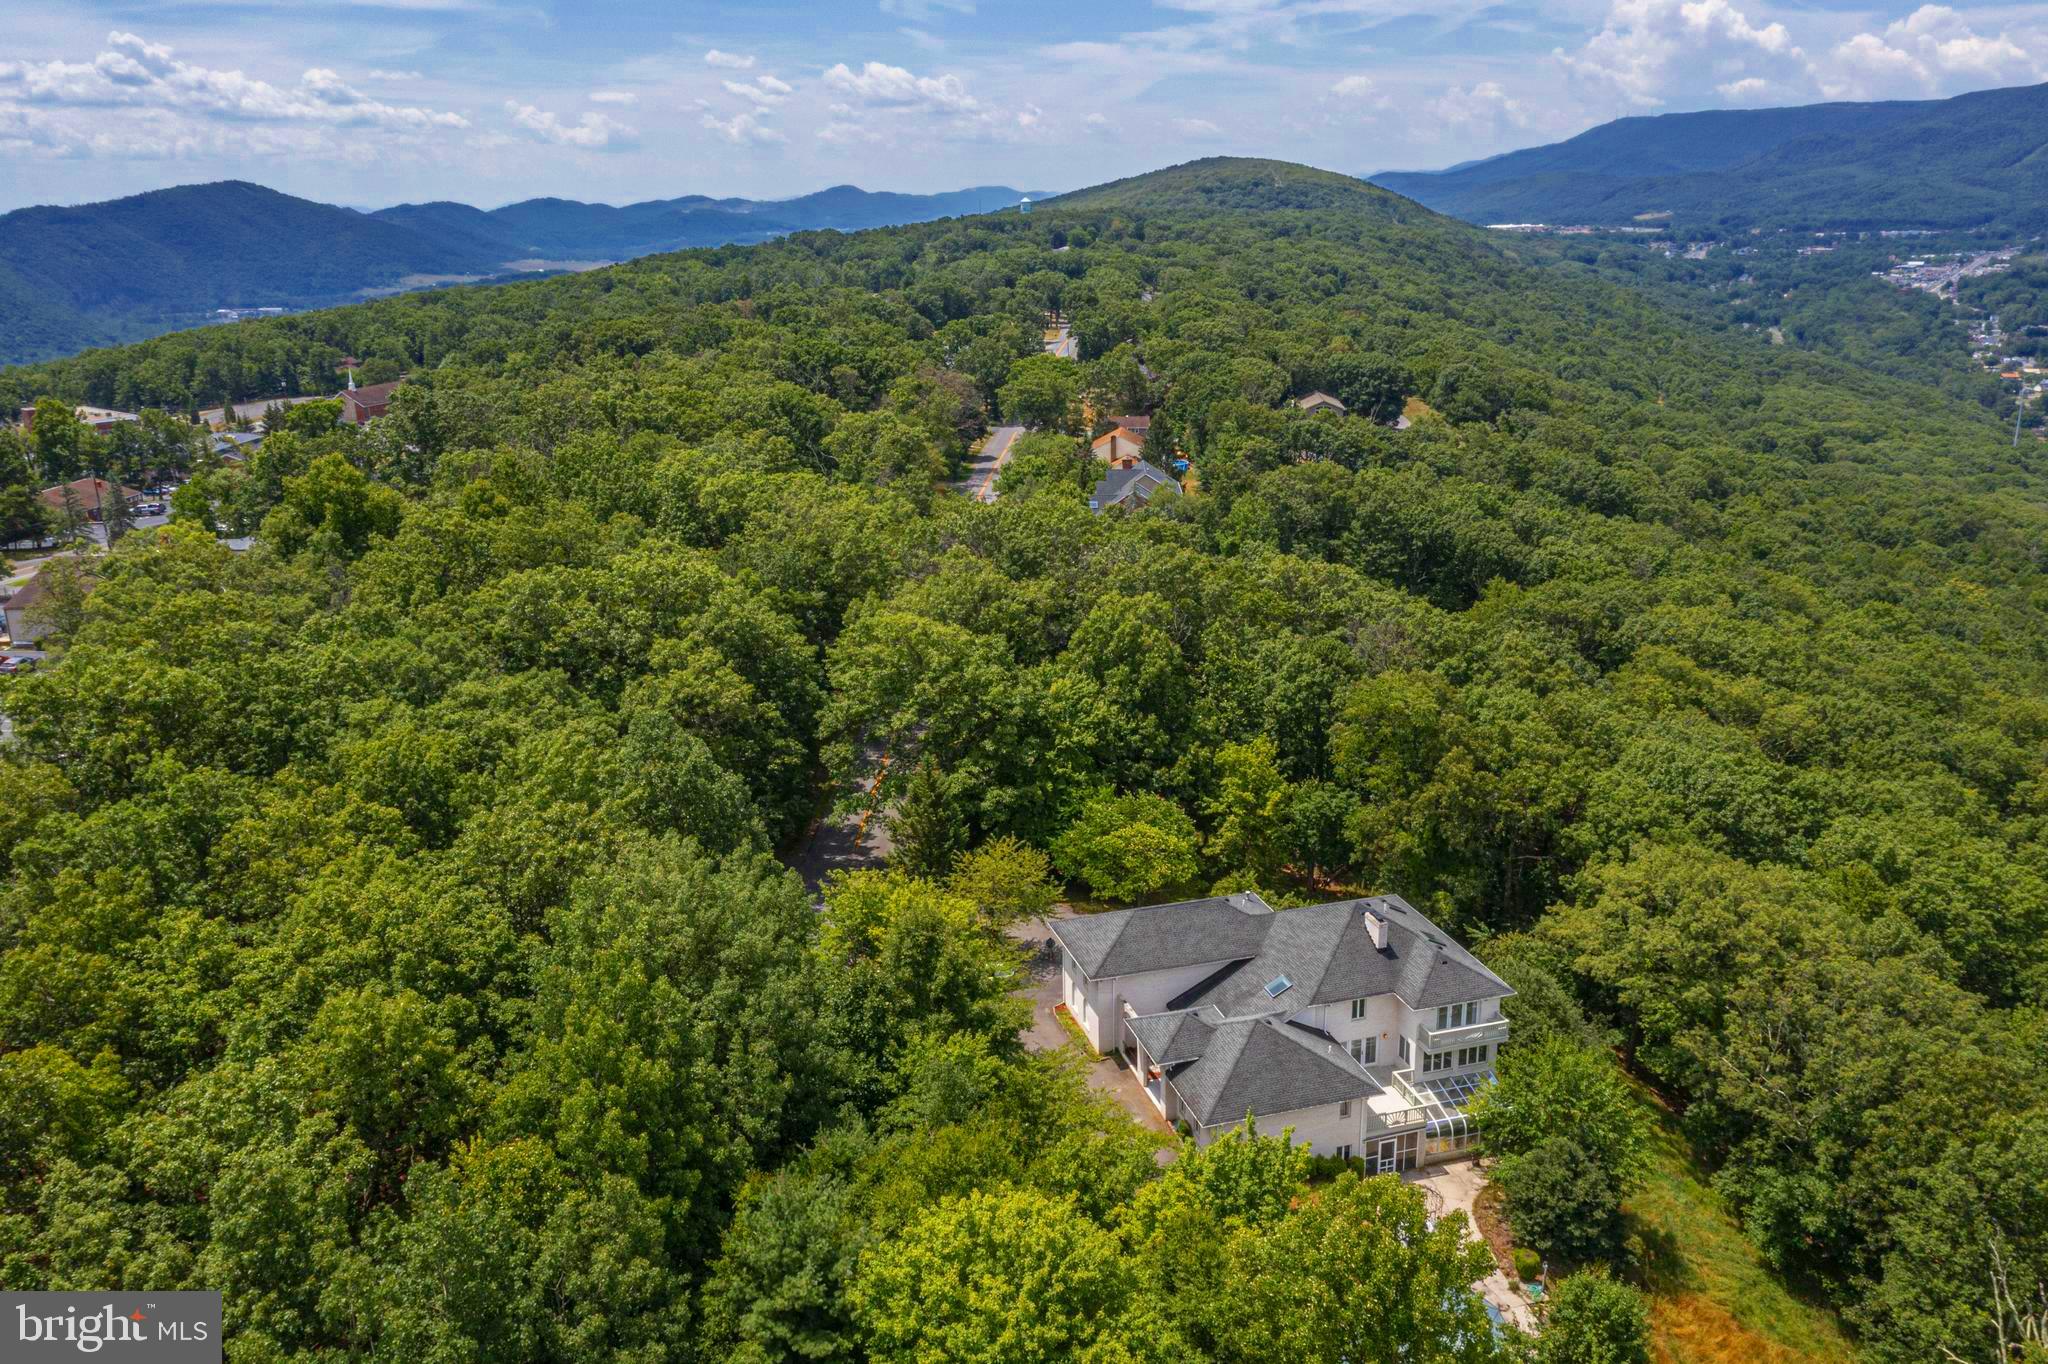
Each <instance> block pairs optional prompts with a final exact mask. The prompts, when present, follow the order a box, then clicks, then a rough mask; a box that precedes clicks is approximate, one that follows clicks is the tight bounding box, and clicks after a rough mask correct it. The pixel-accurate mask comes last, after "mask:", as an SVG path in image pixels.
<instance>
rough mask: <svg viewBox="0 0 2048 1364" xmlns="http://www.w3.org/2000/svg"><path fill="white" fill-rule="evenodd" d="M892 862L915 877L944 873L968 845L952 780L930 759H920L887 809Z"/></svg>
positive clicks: (966, 831)
mask: <svg viewBox="0 0 2048 1364" xmlns="http://www.w3.org/2000/svg"><path fill="white" fill-rule="evenodd" d="M888 820H889V834H890V837H891V838H892V839H893V840H894V842H895V847H894V848H893V850H892V851H891V852H890V854H889V861H890V863H891V864H892V865H895V866H900V867H902V868H903V869H904V870H905V871H908V872H910V873H912V874H913V875H917V876H944V875H945V874H946V872H947V871H948V870H950V869H951V868H952V865H953V861H954V859H955V858H957V857H958V856H959V855H960V853H961V850H962V849H964V848H965V847H966V846H967V841H968V837H969V835H968V829H967V820H966V818H965V815H964V814H963V812H962V811H961V809H960V798H959V794H958V792H957V790H956V788H955V783H953V782H952V781H950V780H949V779H948V778H947V776H946V774H945V773H943V772H941V771H940V770H939V765H938V763H936V762H934V761H933V760H932V759H930V758H924V759H921V760H920V761H919V762H918V763H917V765H916V766H915V767H914V768H913V769H912V770H911V773H910V779H909V780H908V781H906V782H904V784H903V790H902V794H901V795H899V796H898V797H897V799H896V807H895V808H894V809H893V810H891V811H890V812H889V815H888Z"/></svg>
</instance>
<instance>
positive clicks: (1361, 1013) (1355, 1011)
mask: <svg viewBox="0 0 2048 1364" xmlns="http://www.w3.org/2000/svg"><path fill="white" fill-rule="evenodd" d="M1351 1016H1352V1017H1353V1018H1364V1017H1365V1001H1364V1000H1362V999H1354V1000H1352V1001H1351Z"/></svg>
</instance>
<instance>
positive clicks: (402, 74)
mask: <svg viewBox="0 0 2048 1364" xmlns="http://www.w3.org/2000/svg"><path fill="white" fill-rule="evenodd" d="M363 79H364V80H366V81H378V82H386V81H423V80H425V79H426V77H425V76H423V75H421V74H420V73H419V72H417V71H384V70H375V71H365V72H364V73H363Z"/></svg>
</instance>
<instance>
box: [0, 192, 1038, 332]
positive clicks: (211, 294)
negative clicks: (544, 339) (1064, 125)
mask: <svg viewBox="0 0 2048 1364" xmlns="http://www.w3.org/2000/svg"><path fill="white" fill-rule="evenodd" d="M1025 193H1033V194H1034V197H1035V194H1036V192H1027V191H1019V190H1013V189H1010V188H1008V187H1006V186H978V187H973V188H969V189H964V190H954V191H947V192H943V193H939V194H926V195H918V194H900V193H895V192H893V191H872V190H864V189H861V188H859V187H858V186H855V185H833V186H828V187H827V188H825V189H822V190H817V191H813V192H811V193H809V194H803V195H796V196H793V197H791V198H788V199H781V200H749V199H735V198H725V199H714V198H710V197H708V196H705V195H684V196H680V197H678V198H674V199H658V200H647V201H643V202H640V203H635V204H625V205H616V206H615V205H610V204H588V203H583V202H581V201H578V200H573V199H559V198H537V199H526V200H521V201H518V202H516V203H512V204H507V205H504V206H502V207H500V208H497V209H480V208H475V207H473V206H471V205H467V204H460V203H455V202H452V201H439V202H433V203H426V204H396V205H392V206H390V207H387V208H382V209H376V210H372V211H368V212H364V211H361V210H358V209H353V208H345V207H341V206H338V205H334V204H324V203H320V202H318V201H316V200H311V199H301V198H298V197H297V196H294V195H289V194H284V193H282V192H280V191H277V190H273V189H269V188H267V187H265V186H262V185H258V184H255V183H253V182H250V181H246V180H223V181H215V182H212V183H207V184H198V185H177V186H170V187H168V188H165V189H159V190H150V191H147V192H146V193H143V194H136V195H128V196H125V197H123V198H119V199H110V200H105V201H102V202H99V203H93V204H76V205H63V206H59V205H38V206H32V207H29V208H22V209H16V210H14V211H13V212H10V213H6V214H0V363H22V362H29V361H34V360H40V359H46V358H50V357H53V356H57V355H64V354H69V353H72V352H75V351H78V350H82V349H85V348H87V347H90V346H98V345H107V344H118V343H120V342H124V341H135V340H141V339H143V338H145V337H148V336H153V335H158V334H160V333H162V332H165V331H171V330H176V329H178V328H181V327H190V326H197V325H200V324H203V323H205V322H207V321H209V320H212V318H213V317H214V315H215V313H216V310H220V309H230V308H250V307H283V308H287V309H301V308H308V307H322V306H329V305H332V304H337V303H345V302H349V301H352V300H355V299H358V298H362V297H365V296H367V295H368V294H370V293H372V292H390V291H391V290H393V289H403V288H408V287H417V286H419V285H422V284H428V283H439V282H450V281H456V280H481V279H485V278H489V277H492V276H496V275H499V274H502V273H505V272H507V271H508V270H509V269H512V268H514V267H515V265H517V266H518V267H519V268H526V269H530V268H532V267H531V266H530V265H527V264H525V263H528V262H545V263H549V264H553V263H566V262H589V261H615V260H625V259H630V258H632V257H635V256H643V255H651V254H655V253H657V252H662V251H673V250H678V249H683V248H688V247H698V246H721V245H726V244H729V243H734V242H756V241H762V240H766V239H767V238H770V237H774V236H779V235H782V234H784V233H789V232H802V231H810V230H817V229H833V230H840V231H853V230H858V229H860V228H865V227H884V226H892V225H896V224H902V223H911V222H923V221H929V220H930V219H933V218H945V217H954V216H958V215H960V214H962V213H968V212H977V211H981V210H983V209H987V208H999V207H1008V206H1009V205H1010V204H1014V203H1015V202H1016V201H1017V199H1018V198H1019V197H1021V196H1022V195H1024V194H1025Z"/></svg>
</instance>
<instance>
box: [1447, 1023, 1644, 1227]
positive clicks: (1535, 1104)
mask: <svg viewBox="0 0 2048 1364" xmlns="http://www.w3.org/2000/svg"><path fill="white" fill-rule="evenodd" d="M1497 1069H1498V1075H1499V1078H1498V1080H1497V1081H1496V1082H1495V1083H1494V1084H1492V1085H1489V1086H1487V1087H1486V1088H1485V1089H1482V1090H1481V1091H1480V1092H1479V1094H1478V1096H1477V1097H1476V1098H1475V1100H1474V1102H1473V1105H1472V1110H1471V1111H1472V1116H1473V1119H1474V1121H1475V1122H1476V1123H1477V1125H1478V1128H1479V1131H1480V1133H1481V1140H1482V1141H1483V1142H1484V1144H1485V1147H1486V1149H1487V1151H1488V1152H1490V1153H1491V1154H1493V1155H1496V1156H1501V1157H1508V1156H1523V1155H1528V1154H1531V1153H1533V1152H1535V1151H1536V1150H1538V1148H1540V1147H1542V1146H1543V1145H1544V1144H1545V1143H1546V1142H1549V1141H1552V1140H1554V1139H1557V1138H1565V1139H1568V1140H1569V1141H1571V1142H1572V1143H1574V1144H1575V1145H1577V1146H1578V1147H1579V1149H1580V1150H1581V1151H1582V1152H1583V1153H1584V1154H1585V1155H1586V1156H1587V1157H1588V1158H1589V1159H1590V1160H1591V1161H1592V1162H1593V1164H1594V1165H1595V1166H1597V1167H1598V1168H1599V1169H1600V1170H1602V1171H1604V1172H1605V1173H1606V1175H1607V1176H1608V1178H1610V1179H1612V1180H1613V1181H1614V1184H1615V1186H1616V1187H1617V1188H1619V1189H1620V1190H1621V1191H1622V1192H1623V1193H1626V1192H1627V1191H1628V1190H1629V1189H1630V1188H1632V1187H1633V1186H1634V1184H1635V1182H1636V1181H1637V1180H1638V1179H1639V1178H1641V1177H1642V1175H1643V1174H1644V1172H1645V1170H1646V1169H1647V1166H1648V1161H1649V1120H1648V1119H1647V1118H1646V1117H1645V1116H1644V1114H1643V1106H1642V1104H1641V1102H1640V1101H1638V1100H1637V1098H1636V1096H1635V1095H1634V1093H1632V1092H1631V1091H1630V1089H1629V1087H1628V1082H1627V1081H1626V1080H1624V1079H1623V1078H1622V1075H1621V1071H1620V1068H1619V1067H1618V1066H1617V1065H1616V1064H1615V1062H1614V1058H1613V1057H1612V1056H1611V1055H1609V1054H1608V1053H1606V1052H1604V1051H1598V1050H1595V1049H1593V1048H1591V1047H1587V1046H1584V1045H1581V1044H1579V1043H1577V1042H1574V1041H1572V1040H1570V1039H1568V1038H1563V1037H1548V1038H1545V1039H1543V1040H1542V1041H1540V1042H1538V1043H1536V1045H1534V1046H1508V1047H1504V1048H1502V1049H1501V1055H1500V1064H1499V1066H1498V1068H1497Z"/></svg>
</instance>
